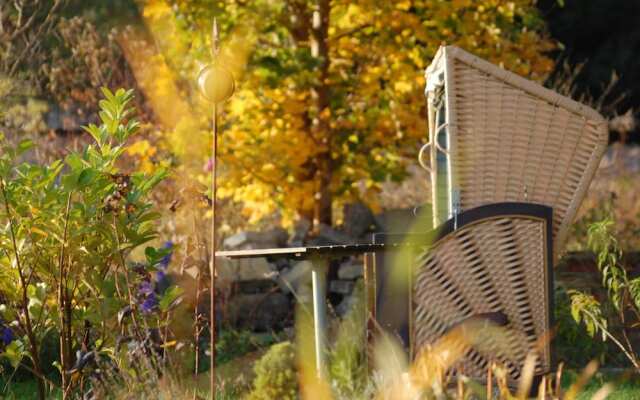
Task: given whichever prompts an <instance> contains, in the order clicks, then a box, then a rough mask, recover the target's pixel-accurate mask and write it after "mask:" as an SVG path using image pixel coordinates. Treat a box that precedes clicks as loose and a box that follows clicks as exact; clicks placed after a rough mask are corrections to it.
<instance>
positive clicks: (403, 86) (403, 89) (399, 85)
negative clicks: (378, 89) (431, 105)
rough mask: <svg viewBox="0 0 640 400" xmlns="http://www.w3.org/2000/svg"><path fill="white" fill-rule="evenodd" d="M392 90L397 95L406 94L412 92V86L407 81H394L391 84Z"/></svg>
mask: <svg viewBox="0 0 640 400" xmlns="http://www.w3.org/2000/svg"><path fill="white" fill-rule="evenodd" d="M393 88H394V89H395V90H396V91H397V92H399V93H402V94H404V93H408V92H410V91H412V90H413V85H412V84H411V82H407V81H396V82H395V83H394V84H393Z"/></svg>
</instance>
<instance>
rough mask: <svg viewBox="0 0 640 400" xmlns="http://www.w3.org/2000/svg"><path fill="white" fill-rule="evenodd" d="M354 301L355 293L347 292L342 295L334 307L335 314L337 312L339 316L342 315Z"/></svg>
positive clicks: (351, 306) (355, 301)
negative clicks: (347, 293)
mask: <svg viewBox="0 0 640 400" xmlns="http://www.w3.org/2000/svg"><path fill="white" fill-rule="evenodd" d="M356 303H357V299H356V296H355V295H353V294H349V295H346V296H344V298H343V299H342V301H341V302H340V304H338V306H337V307H336V314H338V316H339V317H344V316H345V315H347V313H348V312H349V310H351V309H352V308H353V306H354V305H355V304H356Z"/></svg>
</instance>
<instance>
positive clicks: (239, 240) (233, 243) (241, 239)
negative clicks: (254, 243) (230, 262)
mask: <svg viewBox="0 0 640 400" xmlns="http://www.w3.org/2000/svg"><path fill="white" fill-rule="evenodd" d="M248 239H249V235H247V232H240V233H236V234H235V235H233V236H229V237H228V238H226V239H225V240H223V241H222V246H223V247H224V248H225V249H237V248H239V247H240V246H242V245H243V244H245V243H246V242H247V240H248Z"/></svg>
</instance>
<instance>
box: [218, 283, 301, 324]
mask: <svg viewBox="0 0 640 400" xmlns="http://www.w3.org/2000/svg"><path fill="white" fill-rule="evenodd" d="M228 304H229V308H228V310H229V314H228V315H229V320H230V322H231V324H232V325H233V326H234V327H236V328H238V329H249V330H251V331H258V332H264V331H271V330H274V329H280V328H282V327H284V326H285V325H286V324H287V323H288V321H289V319H290V318H289V316H290V314H291V311H292V309H291V304H290V301H289V299H288V298H287V296H285V295H284V294H282V293H279V292H272V293H262V294H239V295H236V296H233V297H231V298H230V299H229V303H228Z"/></svg>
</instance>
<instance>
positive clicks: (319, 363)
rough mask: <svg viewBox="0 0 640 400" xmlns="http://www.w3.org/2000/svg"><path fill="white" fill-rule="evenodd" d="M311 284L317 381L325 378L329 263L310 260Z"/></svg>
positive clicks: (322, 259) (325, 260)
mask: <svg viewBox="0 0 640 400" xmlns="http://www.w3.org/2000/svg"><path fill="white" fill-rule="evenodd" d="M311 262H312V264H313V268H312V270H311V284H312V285H313V322H314V324H313V325H314V328H313V329H314V334H315V351H316V373H317V375H318V378H319V379H323V378H324V377H325V372H326V369H325V365H326V363H325V350H326V332H327V307H326V293H327V269H328V265H329V261H328V260H327V259H324V258H315V259H313V260H311Z"/></svg>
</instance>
